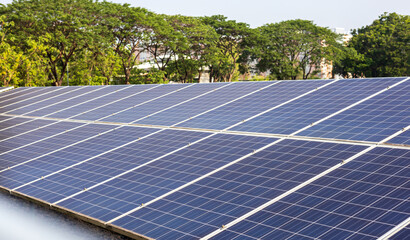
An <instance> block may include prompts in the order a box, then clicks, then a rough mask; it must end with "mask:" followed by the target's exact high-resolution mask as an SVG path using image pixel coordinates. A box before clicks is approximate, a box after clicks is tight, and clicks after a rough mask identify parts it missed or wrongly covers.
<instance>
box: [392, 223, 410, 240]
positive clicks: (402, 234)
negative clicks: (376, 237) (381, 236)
mask: <svg viewBox="0 0 410 240" xmlns="http://www.w3.org/2000/svg"><path fill="white" fill-rule="evenodd" d="M389 239H391V240H408V239H410V226H407V227H405V228H403V229H402V230H400V231H399V232H398V233H396V234H394V235H393V236H391V237H390V238H389Z"/></svg>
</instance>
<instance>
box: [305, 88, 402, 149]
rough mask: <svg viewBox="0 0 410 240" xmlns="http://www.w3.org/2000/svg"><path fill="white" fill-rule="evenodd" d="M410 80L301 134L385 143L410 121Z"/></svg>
mask: <svg viewBox="0 0 410 240" xmlns="http://www.w3.org/2000/svg"><path fill="white" fill-rule="evenodd" d="M409 92H410V81H407V82H404V83H402V84H400V85H398V86H396V87H394V88H391V89H389V90H388V91H386V92H384V93H381V94H379V95H377V96H375V97H373V98H371V99H369V100H367V101H365V102H363V103H361V104H359V105H356V106H354V107H352V108H350V109H348V110H346V111H344V112H342V113H340V114H337V115H336V116H334V117H332V118H329V119H327V120H325V121H323V122H321V123H319V124H317V125H315V126H313V127H311V128H309V129H307V130H305V131H303V132H301V133H299V134H298V135H301V136H309V137H323V138H337V139H348V140H361V141H381V140H383V139H384V138H386V137H388V136H390V135H392V134H394V133H396V132H397V131H399V130H400V129H402V128H404V127H407V126H408V125H409V122H410V94H408V93H409Z"/></svg>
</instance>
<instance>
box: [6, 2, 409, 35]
mask: <svg viewBox="0 0 410 240" xmlns="http://www.w3.org/2000/svg"><path fill="white" fill-rule="evenodd" d="M100 1H102V0H100ZM108 1H111V2H116V3H128V4H130V5H131V6H135V7H144V8H147V9H149V10H151V11H153V12H156V13H163V14H169V15H174V14H181V15H187V16H211V15H217V14H221V15H224V16H226V17H228V19H231V20H236V21H238V22H245V23H248V24H249V25H250V26H251V27H259V26H262V25H264V24H267V23H275V22H280V21H283V20H290V19H298V18H299V19H306V20H312V21H313V22H314V23H315V24H317V25H319V26H322V27H329V28H335V27H341V28H345V30H346V31H350V30H351V29H357V28H360V27H363V26H366V25H369V24H371V23H372V22H373V21H374V20H375V19H377V18H378V17H379V16H380V15H381V14H383V13H384V12H396V13H399V14H403V15H410V1H408V0H338V1H337V0H280V1H279V0H108ZM11 2H12V0H0V3H3V4H7V3H11Z"/></svg>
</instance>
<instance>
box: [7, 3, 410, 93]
mask: <svg viewBox="0 0 410 240" xmlns="http://www.w3.org/2000/svg"><path fill="white" fill-rule="evenodd" d="M408 32H409V17H408V16H400V15H397V14H395V13H392V14H384V15H382V16H381V17H380V19H378V20H376V21H375V22H374V23H373V24H372V25H370V26H366V27H363V28H361V29H358V30H357V31H354V32H353V35H354V36H353V39H352V40H351V42H350V43H349V44H348V45H347V46H346V45H342V44H340V43H338V42H337V40H338V39H337V35H336V34H334V33H332V32H331V31H330V30H329V29H327V28H323V27H319V26H316V25H315V24H313V23H312V22H311V21H306V20H290V21H284V22H280V23H274V24H267V25H265V26H262V27H259V28H256V29H251V28H249V26H248V25H247V24H246V23H239V22H236V21H234V20H228V19H227V18H226V17H224V16H221V15H215V16H210V17H200V18H197V17H187V16H180V15H177V16H169V15H161V14H155V13H153V12H150V11H148V10H146V9H144V8H139V7H131V6H130V5H128V4H116V3H111V2H107V1H98V0H58V1H57V0H14V1H13V2H12V3H10V4H8V5H6V6H5V5H3V4H0V85H1V86H8V85H15V86H49V85H55V86H61V85H65V84H66V81H65V80H66V79H67V77H68V76H67V73H68V72H69V76H70V78H69V82H70V85H87V84H112V83H127V84H128V83H141V84H145V83H167V82H169V81H174V82H194V81H196V80H197V79H198V78H200V77H201V75H202V74H203V73H204V72H205V71H209V74H210V79H214V80H215V81H225V82H230V81H234V80H237V79H238V77H239V75H240V73H242V74H245V73H246V74H249V73H250V72H255V69H256V70H257V71H258V72H259V73H260V76H259V77H258V76H256V77H255V76H253V77H252V79H254V80H260V79H264V76H266V73H268V74H270V75H269V78H271V79H299V78H303V79H306V78H314V77H317V75H316V73H317V69H318V68H319V65H320V64H323V63H333V64H334V66H335V67H334V72H335V73H341V74H343V75H347V74H348V73H352V74H353V75H354V76H361V75H366V76H398V75H409V57H408V56H409V44H408V42H409V34H408Z"/></svg>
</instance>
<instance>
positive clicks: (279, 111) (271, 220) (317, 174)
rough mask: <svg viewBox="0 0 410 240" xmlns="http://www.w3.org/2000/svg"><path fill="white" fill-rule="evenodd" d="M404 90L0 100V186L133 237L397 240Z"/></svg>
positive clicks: (73, 90) (146, 91) (119, 91)
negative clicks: (378, 239) (360, 239)
mask: <svg viewBox="0 0 410 240" xmlns="http://www.w3.org/2000/svg"><path fill="white" fill-rule="evenodd" d="M408 79H409V78H378V79H348V80H308V81H270V82H233V83H216V84H166V85H126V86H84V87H58V88H57V87H56V88H53V87H47V88H17V89H14V90H10V91H7V92H0V188H4V189H6V190H8V191H10V192H12V193H13V194H15V195H24V197H27V198H31V199H33V200H34V201H39V200H41V201H43V203H47V204H49V205H50V206H52V208H56V209H61V210H62V211H64V212H71V213H73V214H74V215H75V216H81V218H82V219H85V220H87V221H90V222H93V223H97V224H99V225H101V226H104V227H107V228H109V229H112V230H115V231H118V232H120V233H123V234H124V233H125V234H126V235H128V236H132V237H137V236H146V237H148V238H149V237H151V238H156V239H186V238H187V239H197V238H204V239H208V238H213V239H235V238H240V239H277V238H279V239H282V238H285V239H340V238H342V239H344V238H354V239H359V238H364V239H367V238H369V239H375V238H379V237H383V238H384V237H389V238H392V239H401V238H403V236H407V233H408V226H407V225H408V223H407V222H408V219H410V218H409V217H410V213H409V209H410V203H409V200H408V196H410V193H409V191H410V188H409V186H408V183H409V177H410V176H409V175H408V174H409V172H410V171H409V169H408V168H409V164H408V163H409V158H410V153H409V151H410V149H409V148H408V146H409V144H408V143H409V140H408V139H409V134H408V131H407V129H408V126H409V120H410V119H409V116H410V114H409V109H410V108H409V104H410V101H409V100H410V99H409V97H408V94H407V93H408V92H409V90H410V89H409V87H410V85H409V82H408ZM272 134H273V135H272ZM352 140H353V141H352ZM357 141H364V142H357ZM380 141H381V142H380ZM386 141H387V143H386ZM406 226H407V227H406Z"/></svg>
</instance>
